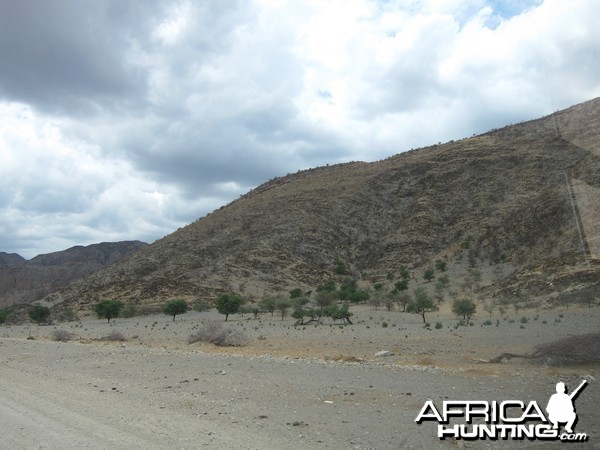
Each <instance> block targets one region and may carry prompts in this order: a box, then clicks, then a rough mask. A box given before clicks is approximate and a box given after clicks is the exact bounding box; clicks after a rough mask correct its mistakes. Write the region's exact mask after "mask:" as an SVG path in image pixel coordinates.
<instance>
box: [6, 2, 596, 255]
mask: <svg viewBox="0 0 600 450" xmlns="http://www.w3.org/2000/svg"><path fill="white" fill-rule="evenodd" d="M598 17H600V2H598V1H597V0H569V1H565V0H544V1H542V0H495V1H492V0H387V1H384V0H380V1H376V0H331V1H328V0H289V1H287V0H255V1H251V0H239V1H238V0H214V1H210V0H196V1H145V2H140V1H133V0H132V1H128V0H77V1H74V0H27V1H8V0H0V251H6V252H16V253H19V254H21V255H22V256H24V257H27V258H30V257H32V256H35V255H36V254H38V253H46V252H50V251H56V250H62V249H65V248H67V247H70V246H73V245H77V244H84V245H87V244H90V243H94V242H101V241H116V240H130V239H140V240H144V241H146V242H152V241H154V240H155V239H158V238H160V237H162V236H164V235H166V234H169V233H171V232H173V231H174V230H176V229H177V228H178V227H180V226H183V225H185V224H187V223H190V222H192V221H194V220H195V219H197V218H199V217H202V216H204V215H205V214H206V213H207V212H210V211H212V210H214V209H216V208H218V207H220V206H221V205H223V204H225V203H228V202H229V201H231V200H232V199H235V198H237V197H238V196H239V195H240V194H243V193H245V192H246V191H248V190H249V189H250V188H252V187H254V186H256V185H258V184H261V183H262V182H264V181H266V180H268V179H270V178H272V177H274V176H280V175H285V174H286V173H289V172H296V171H297V170H299V169H305V168H309V167H315V166H318V165H324V164H327V163H329V164H333V163H337V162H344V161H350V160H364V161H374V160H378V159H382V158H385V157H387V156H390V155H392V154H395V153H399V152H402V151H405V150H409V149H411V148H416V147H422V146H426V145H429V144H433V143H437V142H438V141H443V142H445V141H447V140H450V139H456V138H461V137H466V136H470V135H472V134H473V133H480V132H484V131H487V130H489V129H491V128H494V127H498V126H503V125H506V124H509V123H516V122H519V121H521V120H527V119H531V118H536V117H540V116H542V115H545V114H549V113H551V112H553V111H555V110H557V109H561V108H564V107H567V106H570V105H572V104H575V103H579V102H581V101H585V100H589V99H592V98H595V97H597V96H600V77H599V76H598V74H600V27H598Z"/></svg>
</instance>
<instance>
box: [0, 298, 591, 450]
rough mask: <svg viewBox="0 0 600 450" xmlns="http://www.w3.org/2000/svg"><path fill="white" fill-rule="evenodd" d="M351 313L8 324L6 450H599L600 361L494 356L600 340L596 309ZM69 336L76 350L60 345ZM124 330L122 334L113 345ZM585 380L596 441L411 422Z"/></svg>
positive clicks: (2, 362) (579, 407)
mask: <svg viewBox="0 0 600 450" xmlns="http://www.w3.org/2000/svg"><path fill="white" fill-rule="evenodd" d="M352 311H353V312H354V316H353V317H352V319H353V325H342V324H339V323H332V322H331V321H329V320H326V321H325V322H324V324H322V325H314V324H311V325H305V326H294V323H295V320H294V319H292V318H291V317H286V318H285V319H284V320H282V319H281V317H279V316H277V313H275V316H271V315H270V314H269V313H267V314H261V315H260V316H259V318H257V319H255V318H254V317H253V316H252V315H248V314H246V315H245V316H241V315H233V316H230V318H229V320H228V321H227V322H224V320H223V318H224V317H223V316H222V315H219V314H218V313H217V312H216V311H210V312H203V313H199V312H188V313H186V314H183V315H179V316H177V317H176V320H175V321H173V320H172V317H170V316H166V315H155V316H138V317H132V318H129V319H121V318H117V319H113V320H112V321H111V322H110V323H107V321H106V320H104V319H102V320H100V319H97V318H95V317H93V316H86V317H83V318H82V319H81V320H80V321H76V322H75V321H74V322H64V323H56V324H53V325H49V326H38V325H35V324H26V325H11V326H8V325H4V326H2V327H0V415H1V417H2V438H1V439H0V448H6V449H71V448H73V449H80V448H89V449H121V448H123V449H125V448H127V449H136V448H140V449H164V448H173V449H195V448H219V449H220V448H227V449H287V448H289V449H297V448H332V449H337V448H339V449H345V448H349V449H398V448H427V449H431V448H449V449H451V448H547V447H558V446H562V445H568V446H576V447H577V448H600V430H598V423H600V384H598V381H599V380H600V377H599V374H598V369H599V367H598V366H597V365H589V364H587V365H579V366H575V367H556V366H549V365H545V364H539V363H534V362H532V361H531V360H529V359H521V358H512V359H510V360H504V361H503V362H498V363H489V362H486V361H488V360H490V359H492V358H494V357H496V356H498V355H500V354H502V353H507V352H508V353H513V354H531V353H533V352H534V348H535V346H536V345H538V344H542V343H545V342H549V341H554V340H556V339H560V338H564V337H569V336H573V335H577V334H583V333H592V332H598V331H599V326H598V324H599V323H600V307H593V308H585V307H571V308H569V309H566V308H559V309H543V308H540V309H539V310H520V311H513V310H510V311H507V312H506V313H505V314H504V315H500V314H499V313H498V312H496V311H495V312H493V313H492V315H491V317H490V315H489V314H488V313H487V312H478V313H477V314H476V315H475V317H474V319H473V325H471V326H460V327H457V322H458V321H457V319H456V317H455V316H454V315H453V314H452V313H451V312H450V311H449V308H448V307H443V308H442V309H441V310H440V311H439V312H436V313H430V314H428V315H427V321H428V322H429V323H430V324H431V326H430V327H429V328H424V326H423V321H422V319H421V317H420V316H418V315H415V314H408V313H402V312H399V311H386V310H384V309H378V310H375V309H373V307H371V306H366V305H365V306H362V305H361V306H355V307H353V309H352ZM488 319H489V320H490V321H491V325H484V322H485V321H486V320H488ZM207 321H217V322H218V323H222V324H223V326H225V327H229V328H232V329H235V330H237V331H239V332H240V333H243V335H244V336H245V337H246V339H245V344H244V345H243V346H240V347H217V346H214V345H212V344H207V343H193V344H188V343H187V341H188V337H189V336H190V335H192V334H193V333H195V332H197V331H198V330H199V329H201V327H202V326H203V324H205V323H206V322H207ZM437 322H440V323H441V328H435V324H436V323H437ZM61 330H65V331H67V332H69V333H72V336H71V339H70V340H69V341H67V342H59V341H56V340H55V333H56V332H57V331H61ZM116 333H118V334H121V335H122V336H123V337H124V338H125V339H126V340H116V341H115V340H108V339H106V337H107V336H110V335H111V334H112V335H114V334H116ZM103 338H104V339H103ZM381 351H387V352H388V353H386V354H385V356H376V354H377V353H378V352H381ZM584 379H585V380H587V381H588V385H587V386H586V388H585V389H584V390H583V391H582V392H581V393H580V395H579V396H578V397H577V398H576V401H575V406H576V411H577V414H578V417H579V421H578V422H577V424H576V429H575V431H576V432H579V433H582V432H584V433H586V434H587V436H588V440H587V441H586V442H585V443H568V444H564V443H561V442H558V441H553V442H549V441H540V440H527V439H526V440H523V441H515V440H501V439H500V440H497V441H494V440H473V441H469V440H454V439H445V440H440V439H438V437H437V435H436V432H437V424H436V423H434V422H431V421H425V422H423V423H421V424H417V423H415V418H416V417H417V415H418V414H419V412H420V410H421V408H422V407H423V405H424V403H425V402H426V401H427V400H428V399H431V400H433V401H434V403H435V404H436V405H438V404H439V405H441V402H442V401H443V400H489V401H492V400H496V401H498V402H500V401H503V400H514V399H519V400H522V401H523V402H525V403H527V402H529V401H532V400H535V401H537V403H538V404H539V405H540V407H542V408H544V407H545V406H546V404H547V402H548V398H549V397H550V395H551V394H553V393H554V392H555V385H556V383H557V382H558V381H563V382H565V383H566V384H567V386H568V387H569V388H571V389H574V388H575V387H576V386H577V385H579V384H580V383H581V381H582V380H584Z"/></svg>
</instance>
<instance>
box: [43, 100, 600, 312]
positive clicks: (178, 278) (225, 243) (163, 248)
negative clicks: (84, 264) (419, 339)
mask: <svg viewBox="0 0 600 450" xmlns="http://www.w3.org/2000/svg"><path fill="white" fill-rule="evenodd" d="M599 143H600V100H599V99H596V100H593V101H590V102H587V103H584V104H581V105H578V106H575V107H572V108H569V109H567V110H563V111H560V112H557V113H555V114H552V115H550V116H548V117H545V118H542V119H539V120H535V121H531V122H525V123H521V124H518V125H512V126H507V127H505V128H502V129H498V130H493V131H491V132H488V133H485V134H483V135H480V136H476V137H472V138H468V139H463V140H460V141H454V142H448V143H446V144H441V145H434V146H431V147H427V148H423V149H419V150H415V151H410V152H406V153H401V154H398V155H396V156H392V157H390V158H388V159H386V160H383V161H378V162H373V163H362V162H352V163H347V164H341V165H335V166H327V167H320V168H316V169H311V170H305V171H301V172H298V173H295V174H292V175H288V176H284V177H281V178H277V179H273V180H271V181H269V182H267V183H265V184H263V185H261V186H259V187H257V188H256V189H254V190H252V191H250V192H249V193H247V194H246V195H244V196H242V197H241V198H239V199H238V200H236V201H234V202H232V203H231V204H229V205H227V206H225V207H222V208H220V209H219V210H217V211H215V212H213V213H212V214H209V215H208V216H206V217H204V218H202V219H199V220H198V221H196V222H195V223H192V224H191V225H189V226H187V227H185V228H182V229H180V230H178V231H176V232H175V233H173V234H171V235H169V236H167V237H165V238H163V239H161V240H159V241H157V242H156V243H154V244H152V245H150V246H148V247H146V248H144V249H142V250H141V251H139V252H136V253H135V254H132V255H130V256H129V257H127V258H125V259H123V260H122V261H120V262H119V263H117V264H114V265H111V266H110V267H107V268H105V269H103V270H100V271H97V272H95V273H94V274H93V275H91V276H90V277H88V278H86V279H85V280H80V281H76V282H74V283H72V284H71V285H69V286H68V287H67V288H65V289H62V290H61V291H59V292H58V293H56V294H55V295H53V296H51V297H50V298H48V299H47V300H51V301H53V302H59V303H60V302H67V303H79V304H80V305H81V306H82V307H85V306H86V305H89V304H90V303H91V302H95V301H97V300H99V299H103V298H119V299H122V300H132V301H135V302H137V303H161V302H163V301H164V300H166V299H170V298H173V297H176V296H182V297H185V298H197V297H205V298H214V297H215V296H217V295H218V294H219V293H222V292H235V293H240V294H243V295H247V296H251V297H260V296H262V295H264V294H266V293H273V292H281V291H287V290H288V289H290V288H291V287H296V286H299V287H302V288H304V289H307V290H309V289H313V288H314V287H315V286H316V285H317V284H318V283H321V282H323V281H325V280H328V279H330V278H332V277H335V276H336V275H335V273H334V269H335V263H336V261H338V260H341V261H344V263H345V264H346V266H347V268H348V274H349V275H351V276H354V277H356V278H358V279H359V280H360V282H361V283H364V284H365V285H367V284H370V283H374V282H388V281H387V280H388V274H390V273H391V274H392V276H391V278H392V279H393V277H394V276H397V273H398V270H399V268H400V267H401V266H407V267H409V268H410V269H411V270H412V273H413V277H415V280H416V281H415V282H417V281H419V280H420V281H421V282H422V276H421V274H422V271H423V270H424V269H425V268H426V267H430V266H433V265H434V262H435V261H436V260H438V259H441V260H443V261H446V263H447V267H448V269H447V270H448V272H447V273H448V274H449V275H450V276H451V281H452V282H453V284H455V285H456V286H458V283H459V282H462V281H464V280H465V279H466V278H467V277H468V276H472V275H473V269H476V270H477V271H478V272H479V274H478V276H477V277H476V278H477V280H475V281H476V283H475V284H476V287H475V289H476V290H477V292H478V294H477V295H482V296H492V297H493V296H495V297H498V296H504V297H506V296H512V297H515V298H525V297H531V296H534V297H544V296H545V297H548V298H550V297H556V296H558V295H560V294H563V293H564V292H567V291H577V290H581V289H598V288H600V285H599V284H598V283H599V282H598V279H599V277H598V275H599V274H600V267H599V265H598V259H599V258H600V251H599V250H598V246H599V245H600V242H599V241H598V237H599V232H598V225H597V221H594V217H595V216H594V214H596V217H597V214H598V213H597V211H599V210H600V196H598V195H597V193H598V192H599V191H598V190H599V189H600V144H599ZM469 274H470V275H469Z"/></svg>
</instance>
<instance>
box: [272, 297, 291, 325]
mask: <svg viewBox="0 0 600 450" xmlns="http://www.w3.org/2000/svg"><path fill="white" fill-rule="evenodd" d="M291 306H292V302H291V301H289V300H288V299H286V298H278V299H277V300H275V308H276V309H277V310H278V311H279V312H280V313H281V320H283V319H285V316H287V313H288V310H289V309H290V307H291Z"/></svg>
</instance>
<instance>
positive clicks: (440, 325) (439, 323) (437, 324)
mask: <svg viewBox="0 0 600 450" xmlns="http://www.w3.org/2000/svg"><path fill="white" fill-rule="evenodd" d="M441 328H444V325H442V322H436V323H435V329H436V330H439V329H441Z"/></svg>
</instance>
